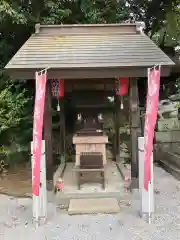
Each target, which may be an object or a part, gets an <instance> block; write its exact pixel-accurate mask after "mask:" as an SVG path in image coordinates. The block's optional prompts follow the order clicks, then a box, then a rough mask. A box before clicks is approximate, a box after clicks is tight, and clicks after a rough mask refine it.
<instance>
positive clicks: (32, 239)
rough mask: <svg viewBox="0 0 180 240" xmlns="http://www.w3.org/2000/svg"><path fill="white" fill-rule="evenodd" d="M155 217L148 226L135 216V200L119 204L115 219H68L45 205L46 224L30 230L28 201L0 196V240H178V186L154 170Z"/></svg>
mask: <svg viewBox="0 0 180 240" xmlns="http://www.w3.org/2000/svg"><path fill="white" fill-rule="evenodd" d="M154 171H155V201H156V214H155V220H154V223H153V224H151V225H149V224H147V223H145V222H144V221H143V220H142V219H141V218H140V217H139V216H138V206H139V200H138V197H137V196H134V197H133V198H132V199H131V201H132V203H133V204H132V205H130V195H127V196H126V197H124V199H123V200H122V201H121V202H120V206H121V212H120V213H119V214H118V215H93V216H87V215H83V216H68V215H67V213H66V212H62V210H60V209H59V208H57V206H55V204H53V203H49V205H48V211H49V213H48V223H47V224H46V225H45V226H41V227H39V229H38V230H35V229H34V226H33V224H32V223H31V218H32V212H31V200H30V199H15V198H10V197H7V196H3V195H1V196H0V240H4V239H5V240H24V239H26V240H55V239H56V240H58V239H60V240H78V239H79V240H85V239H86V240H89V239H92V240H96V239H97V240H105V239H107V240H110V239H113V240H116V239H118V240H120V239H122V240H123V239H124V240H143V239H146V240H150V239H155V240H161V239H162V240H170V239H171V240H173V239H180V182H179V181H177V180H175V179H174V178H173V177H171V176H170V175H169V174H168V173H166V172H165V171H164V170H162V169H161V168H158V167H155V169H154Z"/></svg>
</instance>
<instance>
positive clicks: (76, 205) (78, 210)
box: [68, 198, 120, 215]
mask: <svg viewBox="0 0 180 240" xmlns="http://www.w3.org/2000/svg"><path fill="white" fill-rule="evenodd" d="M119 211H120V207H119V204H118V201H117V199H115V198H99V199H71V200H70V204H69V209H68V214H70V215H77V214H78V215H79V214H99V213H102V214H114V213H118V212H119Z"/></svg>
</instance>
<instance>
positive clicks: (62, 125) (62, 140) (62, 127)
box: [60, 100, 66, 163]
mask: <svg viewBox="0 0 180 240" xmlns="http://www.w3.org/2000/svg"><path fill="white" fill-rule="evenodd" d="M65 137H66V135H65V112H64V100H61V112H60V146H61V151H60V155H61V156H60V158H61V163H65V158H66V156H65V155H66V151H65Z"/></svg>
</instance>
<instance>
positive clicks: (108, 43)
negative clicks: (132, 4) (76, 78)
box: [5, 23, 174, 70]
mask: <svg viewBox="0 0 180 240" xmlns="http://www.w3.org/2000/svg"><path fill="white" fill-rule="evenodd" d="M140 28H141V27H140V24H137V23H136V24H95V25H91V24H89V25H39V24H37V25H36V31H35V33H34V34H32V35H31V37H30V38H29V39H28V40H27V41H26V42H25V44H24V45H23V46H22V47H21V48H20V49H19V51H18V52H17V53H16V54H15V55H14V56H13V58H12V59H11V60H10V61H9V63H8V64H7V65H6V67H5V68H6V69H8V70H11V69H12V70H15V69H26V70H27V69H33V70H34V69H43V68H52V69H87V68H121V67H123V68H124V67H152V66H153V65H156V64H160V63H162V65H164V66H172V65H174V63H173V61H172V60H171V59H170V58H169V57H168V56H167V55H166V54H165V53H164V52H163V51H162V50H161V49H160V48H158V46H157V45H156V44H155V43H154V42H153V41H152V40H150V38H149V37H148V36H146V35H145V34H144V33H143V32H142V31H141V29H140Z"/></svg>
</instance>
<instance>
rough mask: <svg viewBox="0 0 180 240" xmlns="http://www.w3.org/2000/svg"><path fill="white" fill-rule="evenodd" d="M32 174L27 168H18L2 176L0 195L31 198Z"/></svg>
mask: <svg viewBox="0 0 180 240" xmlns="http://www.w3.org/2000/svg"><path fill="white" fill-rule="evenodd" d="M31 189H32V173H31V169H27V168H26V167H16V168H14V169H12V170H8V172H7V174H6V175H5V176H3V177H1V176H0V194H6V195H9V196H15V197H31V191H32V190H31Z"/></svg>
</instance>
